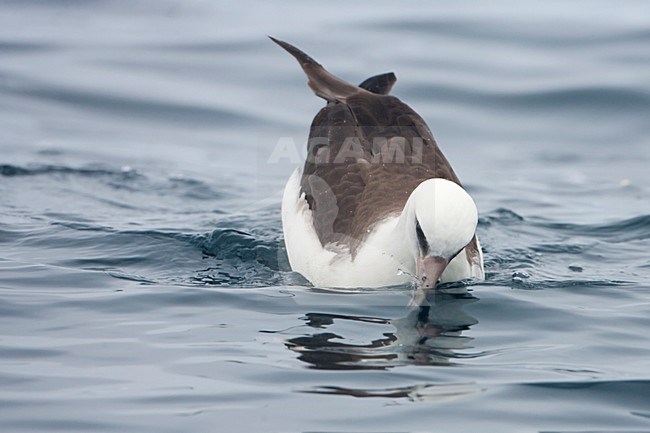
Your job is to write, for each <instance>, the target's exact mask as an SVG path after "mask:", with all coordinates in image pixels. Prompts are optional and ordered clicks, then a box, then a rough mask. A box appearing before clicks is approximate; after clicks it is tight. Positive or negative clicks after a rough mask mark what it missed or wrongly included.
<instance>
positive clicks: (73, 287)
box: [0, 0, 650, 433]
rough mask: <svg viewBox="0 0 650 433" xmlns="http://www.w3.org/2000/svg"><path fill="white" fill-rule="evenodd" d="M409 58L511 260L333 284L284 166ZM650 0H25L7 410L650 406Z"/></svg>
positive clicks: (522, 428) (8, 19)
mask: <svg viewBox="0 0 650 433" xmlns="http://www.w3.org/2000/svg"><path fill="white" fill-rule="evenodd" d="M267 34H270V35H273V36H276V37H278V38H281V39H284V40H287V41H290V42H292V43H294V44H296V45H297V46H299V47H301V48H303V49H304V50H305V51H307V52H308V53H309V54H311V55H313V56H314V57H315V58H316V59H317V60H319V61H320V62H321V63H323V64H324V65H325V66H326V67H328V69H330V70H331V71H332V72H334V73H335V74H337V75H339V76H341V77H343V78H345V79H348V80H350V81H353V82H360V81H362V80H363V79H365V78H366V77H367V76H370V75H374V74H377V73H381V72H386V71H394V72H395V73H396V74H397V77H398V82H397V84H396V86H395V87H394V90H393V93H394V94H395V95H397V96H399V97H400V98H402V99H403V100H404V101H405V102H407V103H408V104H410V105H411V106H412V107H413V108H414V109H416V110H417V111H418V112H419V113H420V114H421V115H422V116H423V117H424V118H425V119H426V120H427V122H428V123H429V126H430V127H431V129H432V130H433V133H434V135H435V137H436V139H437V141H438V143H439V144H440V146H441V148H442V149H443V151H444V152H445V154H446V155H447V157H448V159H449V160H450V161H451V162H452V164H453V165H454V167H455V168H456V172H457V173H458V174H459V176H460V178H461V180H462V181H463V182H464V183H465V185H466V186H467V188H468V190H469V191H470V192H471V194H472V195H473V197H474V199H475V201H476V202H477V204H478V207H479V210H480V224H479V228H478V232H479V236H480V238H481V241H482V243H483V246H484V250H485V258H486V271H487V279H486V280H485V281H483V282H468V283H466V284H457V285H451V286H448V287H445V288H443V289H441V290H439V291H438V292H437V293H436V294H435V295H432V296H430V297H429V298H428V299H426V300H424V301H422V302H420V303H418V304H414V303H413V302H412V299H411V297H412V288H411V287H391V288H383V289H364V288H359V289H357V290H326V289H322V288H316V287H311V286H310V285H309V284H308V283H307V282H306V281H305V280H304V279H303V278H302V277H300V276H299V275H296V274H294V273H292V272H290V270H289V269H288V265H287V259H286V254H285V252H284V247H283V241H282V230H281V225H280V215H279V210H280V197H281V192H282V188H283V185H284V182H285V181H286V179H287V178H288V176H289V175H290V173H291V171H292V170H293V168H294V167H295V166H297V165H298V164H299V161H300V155H301V153H302V152H303V146H304V142H305V140H306V137H307V134H308V126H309V123H310V122H311V120H312V117H313V116H314V114H315V113H316V112H317V110H318V109H319V108H320V107H321V106H322V104H323V102H322V101H321V100H319V99H318V98H316V97H315V96H313V95H312V94H311V93H310V91H309V89H307V87H306V85H305V78H304V76H303V75H302V72H301V71H300V69H299V68H298V65H297V64H296V62H295V61H294V60H293V59H292V58H290V57H289V56H288V55H287V54H286V53H284V52H283V51H282V50H280V49H279V48H278V47H277V46H275V45H274V44H272V43H271V42H270V41H269V40H268V39H267V38H266V35H267ZM649 72H650V4H649V3H648V2H641V1H638V2H635V1H624V2H605V1H590V2H581V1H574V2H559V1H557V2H556V1H553V2H515V1H499V2H490V3H489V5H488V3H480V4H479V3H476V2H465V1H460V2H446V3H441V2H410V3H408V4H401V3H396V2H387V1H379V2H374V1H373V2H355V3H348V2H341V1H338V2H321V3H318V4H306V3H305V2H298V1H288V0H283V1H279V2H273V3H272V2H267V3H262V2H252V1H240V2H232V3H226V2H212V1H207V0H189V1H182V2H181V1H171V0H161V1H155V2H154V1H142V0H135V1H131V2H125V1H99V0H97V1H79V0H68V1H56V2H54V1H44V0H21V1H0V131H1V133H0V431H2V432H50V431H52V432H73V431H79V432H100V431H101V432H109V431H110V432H155V433H164V432H251V431H269V432H315V431H318V432H424V431H473V432H476V431H481V432H483V431H486V432H487V431H489V432H650V337H649V335H650V332H649V330H650V122H649V119H650V73H649Z"/></svg>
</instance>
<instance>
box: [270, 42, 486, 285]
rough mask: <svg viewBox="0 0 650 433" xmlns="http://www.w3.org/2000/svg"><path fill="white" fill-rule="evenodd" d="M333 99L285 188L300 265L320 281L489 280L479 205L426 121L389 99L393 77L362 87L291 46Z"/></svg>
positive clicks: (291, 243) (292, 249)
mask: <svg viewBox="0 0 650 433" xmlns="http://www.w3.org/2000/svg"><path fill="white" fill-rule="evenodd" d="M270 38H271V40H273V42H275V43H276V44H278V45H280V46H281V47H282V48H284V49H285V50H286V51H288V52H289V54H291V55H292V56H293V57H295V58H296V60H297V61H298V63H299V64H300V66H301V67H302V69H303V71H304V72H305V74H306V75H307V84H308V86H309V88H310V89H311V90H312V91H313V92H314V93H315V94H316V95H317V96H319V97H321V98H323V99H325V101H326V105H325V107H324V108H322V109H321V110H320V111H319V112H318V114H316V117H315V118H314V120H313V122H312V124H311V128H310V134H309V140H308V145H307V158H306V160H305V164H304V166H303V167H302V170H300V167H298V168H296V170H295V171H294V172H293V174H292V175H291V177H290V178H289V180H288V181H287V184H286V186H285V189H284V194H283V198H282V227H283V231H284V241H285V245H286V251H287V256H288V258H289V263H290V265H291V268H292V270H293V271H295V272H298V273H300V274H302V275H303V276H304V277H305V278H307V279H308V280H309V281H310V282H311V283H312V284H313V285H314V286H318V287H337V288H352V287H381V286H391V285H400V284H405V283H409V282H416V284H417V285H418V287H419V288H423V289H433V288H435V287H436V285H437V284H439V283H446V282H452V281H459V280H463V279H468V278H477V279H483V278H484V271H483V254H482V252H481V246H480V244H479V241H478V238H477V237H476V226H477V222H478V210H477V208H476V205H475V203H474V200H472V198H471V197H470V195H469V194H468V193H467V192H466V191H465V190H464V189H463V187H462V185H461V183H460V180H459V179H458V176H456V173H454V170H453V169H452V167H451V165H450V164H449V161H447V159H446V158H445V156H444V155H443V154H442V151H441V150H440V148H439V147H438V145H437V143H436V141H435V140H434V138H433V135H432V133H431V131H430V130H429V127H428V126H427V124H426V123H425V121H424V120H423V119H422V117H420V116H419V115H418V114H417V113H416V112H415V111H414V110H413V109H411V108H410V107H409V106H408V105H406V104H405V103H404V102H402V101H401V100H399V99H398V98H397V97H395V96H392V95H389V92H390V90H391V88H392V87H393V84H395V81H396V77H395V74H393V73H392V72H391V73H385V74H380V75H376V76H373V77H370V78H368V79H367V80H365V81H364V82H362V83H361V84H359V85H358V86H356V85H354V84H351V83H348V82H346V81H344V80H342V79H340V78H338V77H336V76H334V75H332V74H331V73H329V72H328V71H327V70H325V68H324V67H323V66H322V65H321V64H319V63H318V62H316V61H315V60H314V59H312V58H311V57H310V56H308V55H307V54H305V53H304V52H302V51H301V50H299V49H298V48H296V47H294V46H293V45H291V44H289V43H287V42H284V41H281V40H278V39H275V38H273V37H270Z"/></svg>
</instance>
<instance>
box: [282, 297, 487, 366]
mask: <svg viewBox="0 0 650 433" xmlns="http://www.w3.org/2000/svg"><path fill="white" fill-rule="evenodd" d="M477 300H478V299H477V298H475V297H474V296H472V295H470V294H469V293H467V292H463V293H445V292H443V291H438V290H436V291H435V292H431V293H424V292H416V294H415V295H414V298H413V302H412V305H411V306H410V307H409V308H408V314H406V316H404V317H401V318H398V319H388V318H379V317H364V316H352V315H341V314H328V313H307V314H306V315H305V320H306V322H307V323H306V324H307V326H309V327H310V328H313V330H314V332H313V333H311V334H310V335H303V336H300V337H294V338H291V339H289V340H287V341H286V342H285V344H286V346H287V347H288V348H289V349H290V350H292V351H294V352H297V353H298V354H299V356H298V359H300V360H301V361H304V362H306V363H307V364H309V366H310V367H311V368H316V369H326V370H362V369H375V370H376V369H388V368H392V367H397V366H401V365H450V364H453V362H454V360H455V359H459V358H469V357H473V355H472V354H468V353H465V352H463V351H465V350H467V349H470V348H471V346H470V344H471V341H472V338H471V337H468V336H464V335H462V334H463V332H465V331H467V330H468V329H469V328H470V327H471V326H472V325H475V324H476V323H478V321H477V320H476V319H475V318H474V317H472V316H470V315H469V314H467V313H465V312H464V311H463V308H464V307H465V306H467V305H469V304H471V303H473V302H476V301H477ZM342 324H344V325H351V324H354V325H357V326H362V327H363V332H360V333H355V334H354V335H350V334H348V335H341V334H340V333H335V332H331V331H328V328H331V327H335V326H336V325H342ZM373 328H376V329H373ZM369 330H370V331H369ZM382 331H384V332H382ZM372 334H374V335H376V338H372V336H371V335H372ZM369 335H370V337H368V336H369ZM364 336H365V337H364ZM360 338H367V339H368V341H367V342H363V341H361V342H359V339H360Z"/></svg>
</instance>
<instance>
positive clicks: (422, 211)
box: [404, 179, 478, 288]
mask: <svg viewBox="0 0 650 433" xmlns="http://www.w3.org/2000/svg"><path fill="white" fill-rule="evenodd" d="M404 210H405V215H404V217H405V218H406V219H405V229H406V236H407V240H408V244H409V249H410V252H411V254H412V256H413V259H414V260H415V263H416V269H417V276H418V284H420V285H421V286H422V287H423V288H434V287H435V286H436V283H437V282H438V279H439V278H440V275H441V274H442V273H443V272H444V270H445V268H446V267H447V264H449V262H450V261H451V260H452V259H453V258H454V257H456V255H457V254H458V253H460V252H461V251H462V250H463V248H465V247H466V246H467V244H469V242H470V241H471V240H472V237H474V234H475V232H476V225H477V223H478V211H477V209H476V205H475V204H474V200H472V197H470V196H469V194H467V192H465V190H464V189H463V188H461V187H460V186H458V185H457V184H455V183H454V182H451V181H448V180H445V179H428V180H426V181H424V182H422V183H421V184H420V185H418V187H417V188H415V190H414V191H413V192H412V193H411V196H410V197H409V199H408V202H407V204H406V206H405V209H404Z"/></svg>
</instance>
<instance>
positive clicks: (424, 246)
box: [415, 219, 429, 256]
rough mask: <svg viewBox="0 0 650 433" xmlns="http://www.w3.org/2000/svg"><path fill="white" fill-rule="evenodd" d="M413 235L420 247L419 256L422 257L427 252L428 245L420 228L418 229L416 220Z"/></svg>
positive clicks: (418, 225)
mask: <svg viewBox="0 0 650 433" xmlns="http://www.w3.org/2000/svg"><path fill="white" fill-rule="evenodd" d="M415 233H416V234H417V236H418V245H419V246H420V254H421V255H422V256H425V255H426V253H427V252H428V251H429V243H428V242H427V238H426V237H425V236H424V232H423V231H422V227H420V221H418V220H417V219H416V220H415Z"/></svg>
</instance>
